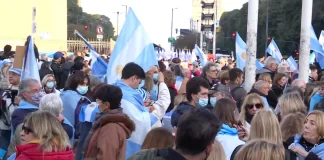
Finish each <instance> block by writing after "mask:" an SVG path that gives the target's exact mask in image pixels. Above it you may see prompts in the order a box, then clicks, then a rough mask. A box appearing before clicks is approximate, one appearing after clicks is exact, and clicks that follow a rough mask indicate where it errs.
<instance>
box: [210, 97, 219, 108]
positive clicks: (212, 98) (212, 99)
mask: <svg viewBox="0 0 324 160" xmlns="http://www.w3.org/2000/svg"><path fill="white" fill-rule="evenodd" d="M216 101H217V99H216V97H210V99H209V102H210V104H211V105H212V107H215V106H216Z"/></svg>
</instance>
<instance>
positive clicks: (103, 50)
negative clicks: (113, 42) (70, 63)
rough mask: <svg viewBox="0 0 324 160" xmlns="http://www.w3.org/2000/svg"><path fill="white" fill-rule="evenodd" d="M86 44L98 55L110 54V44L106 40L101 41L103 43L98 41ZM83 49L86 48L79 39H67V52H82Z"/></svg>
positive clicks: (90, 41)
mask: <svg viewBox="0 0 324 160" xmlns="http://www.w3.org/2000/svg"><path fill="white" fill-rule="evenodd" d="M88 42H89V43H90V44H91V45H92V47H93V48H94V49H95V50H96V51H97V52H98V53H99V54H106V55H108V54H110V53H111V51H110V42H109V41H108V40H103V41H99V40H91V39H90V40H89V39H88ZM84 47H86V45H85V44H84V42H83V41H82V40H81V39H68V40H67V48H68V50H69V52H74V53H76V52H79V51H83V49H84Z"/></svg>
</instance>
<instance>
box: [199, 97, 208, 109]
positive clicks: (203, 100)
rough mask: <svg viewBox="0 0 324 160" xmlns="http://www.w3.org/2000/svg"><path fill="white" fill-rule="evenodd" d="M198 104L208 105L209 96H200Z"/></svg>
mask: <svg viewBox="0 0 324 160" xmlns="http://www.w3.org/2000/svg"><path fill="white" fill-rule="evenodd" d="M198 104H199V105H200V106H201V107H206V106H207V104H208V98H199V101H198Z"/></svg>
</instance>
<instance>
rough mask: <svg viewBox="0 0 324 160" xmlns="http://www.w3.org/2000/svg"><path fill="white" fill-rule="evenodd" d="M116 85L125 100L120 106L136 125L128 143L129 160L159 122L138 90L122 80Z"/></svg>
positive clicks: (127, 154)
mask: <svg viewBox="0 0 324 160" xmlns="http://www.w3.org/2000/svg"><path fill="white" fill-rule="evenodd" d="M115 85H116V86H118V87H120V89H121V90H122V92H123V98H122V101H121V105H120V106H121V107H122V108H123V112H124V113H125V114H127V115H128V117H129V118H130V119H131V120H132V121H133V122H134V123H135V125H136V128H135V131H134V132H133V133H132V136H131V137H130V138H129V139H127V142H126V159H127V158H128V157H130V156H132V155H133V154H134V153H136V152H138V151H140V150H141V147H142V144H143V141H144V138H145V136H146V134H147V133H148V132H149V131H150V130H151V126H153V125H154V124H155V123H156V122H157V121H158V118H157V117H156V116H154V115H153V114H150V113H149V111H148V109H147V108H146V107H145V106H144V104H143V97H142V96H141V95H140V93H139V92H138V91H137V90H135V89H133V88H131V87H129V86H128V85H126V84H125V83H123V82H122V81H121V80H117V82H116V83H115Z"/></svg>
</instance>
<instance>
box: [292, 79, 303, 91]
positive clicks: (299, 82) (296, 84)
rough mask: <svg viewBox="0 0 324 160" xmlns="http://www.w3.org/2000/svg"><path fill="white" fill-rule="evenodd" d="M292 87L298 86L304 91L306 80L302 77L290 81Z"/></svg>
mask: <svg viewBox="0 0 324 160" xmlns="http://www.w3.org/2000/svg"><path fill="white" fill-rule="evenodd" d="M291 86H292V87H298V88H300V89H301V90H302V91H303V92H304V93H305V90H306V82H305V81H304V80H302V79H295V80H294V81H293V82H292V83H291Z"/></svg>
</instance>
